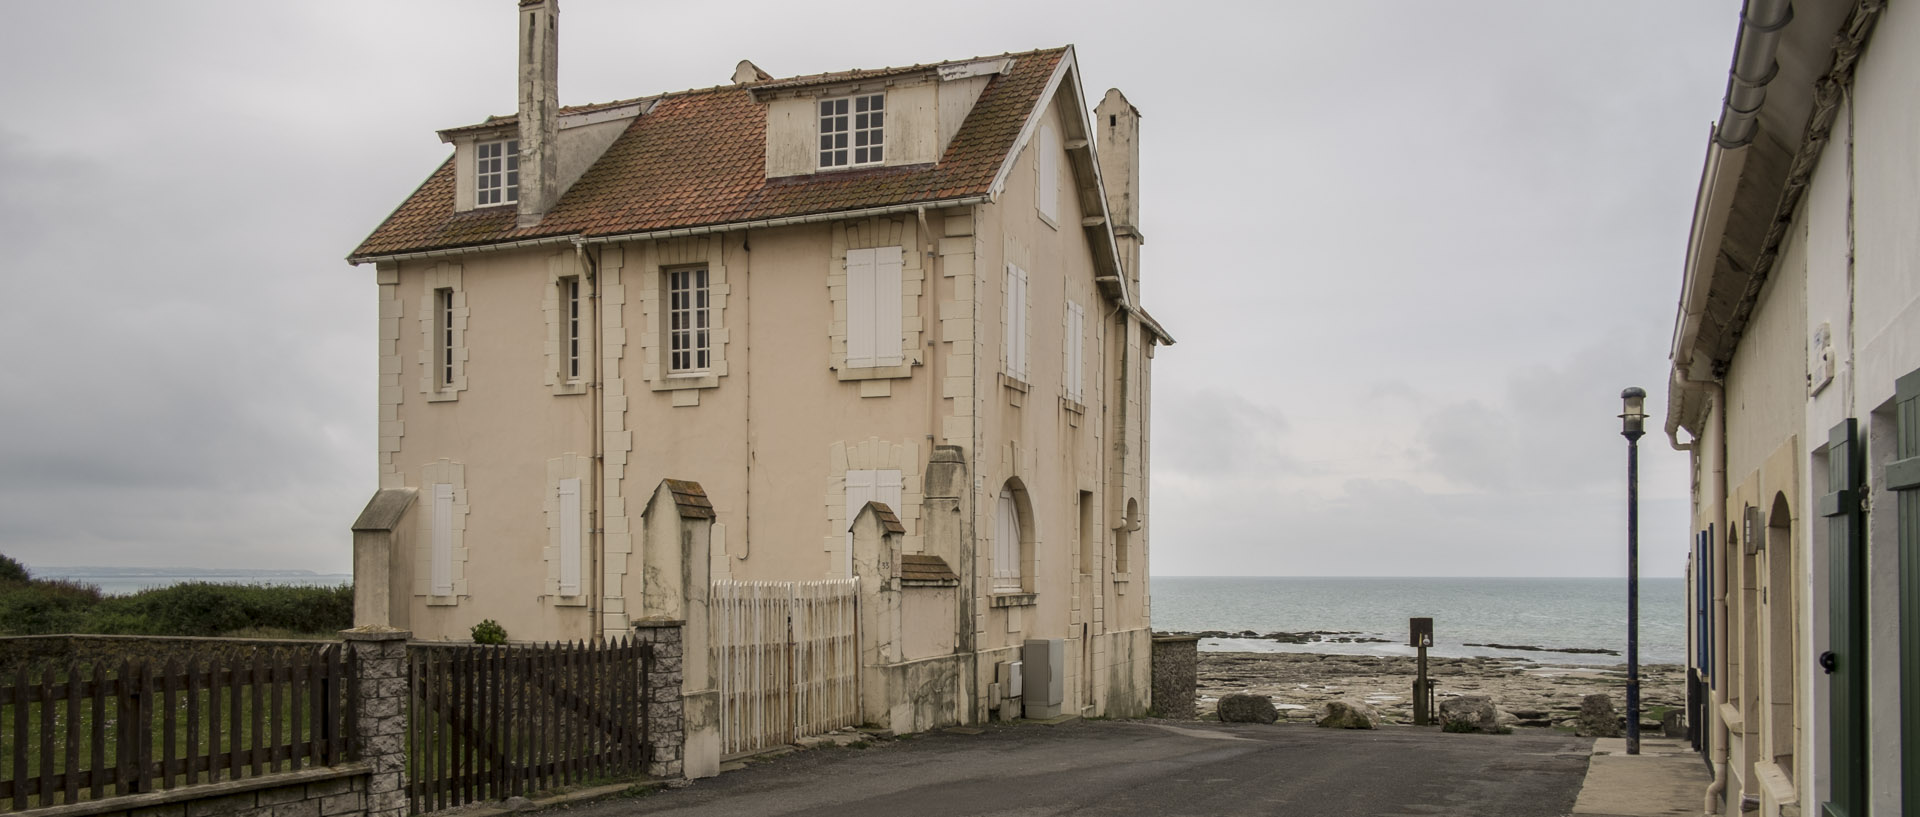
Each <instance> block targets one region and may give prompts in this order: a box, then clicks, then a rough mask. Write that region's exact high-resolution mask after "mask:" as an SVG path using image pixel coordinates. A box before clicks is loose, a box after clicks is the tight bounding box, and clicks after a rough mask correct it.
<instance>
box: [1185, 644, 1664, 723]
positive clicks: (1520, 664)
mask: <svg viewBox="0 0 1920 817" xmlns="http://www.w3.org/2000/svg"><path fill="white" fill-rule="evenodd" d="M1414 673H1415V661H1414V659H1413V658H1407V657H1400V656H1367V655H1322V654H1317V653H1244V652H1201V653H1200V655H1199V666H1198V668H1197V678H1198V685H1199V690H1198V692H1199V696H1200V698H1199V707H1198V709H1199V713H1200V717H1202V718H1212V717H1214V714H1213V713H1214V706H1215V703H1216V702H1217V701H1218V700H1219V699H1220V696H1222V695H1228V694H1231V693H1236V692H1245V693H1251V694H1255V695H1264V696H1267V697H1269V698H1271V699H1272V700H1273V703H1274V706H1275V707H1277V708H1278V709H1279V710H1280V714H1281V716H1282V717H1283V718H1286V719H1289V720H1299V721H1309V720H1312V719H1313V718H1314V716H1315V715H1317V714H1318V713H1319V712H1320V710H1321V708H1322V707H1323V706H1324V705H1325V704H1326V703H1328V702H1329V701H1337V700H1348V701H1359V702H1363V703H1367V704H1369V705H1371V706H1372V707H1373V708H1374V709H1375V710H1376V711H1378V712H1379V713H1380V718H1381V720H1382V721H1384V722H1387V723H1412V722H1413V701H1412V689H1413V678H1414ZM1427 673H1428V675H1429V677H1431V678H1433V680H1434V684H1435V690H1436V692H1437V694H1438V696H1439V698H1440V699H1442V700H1444V699H1446V698H1448V697H1451V696H1457V695H1486V696H1489V697H1491V698H1492V699H1493V702H1494V705H1495V706H1498V707H1499V708H1500V709H1501V710H1503V711H1505V712H1508V713H1510V714H1512V715H1513V716H1514V717H1516V718H1518V719H1519V723H1518V724H1517V725H1519V726H1537V727H1544V726H1558V727H1571V726H1573V725H1574V722H1575V720H1576V719H1577V717H1578V716H1579V712H1580V700H1581V698H1583V697H1584V696H1586V695H1589V694H1592V693H1605V694H1606V695H1607V696H1608V697H1609V698H1611V699H1612V700H1613V705H1614V708H1615V710H1616V711H1618V712H1622V713H1624V712H1625V711H1626V705H1627V699H1626V683H1627V671H1626V667H1625V666H1624V665H1609V666H1561V665H1552V664H1538V663H1532V662H1528V661H1525V660H1517V659H1511V658H1429V659H1427ZM1685 703H1686V669H1685V668H1684V667H1681V666H1678V665H1674V664H1658V665H1649V666H1642V667H1641V668H1640V706H1641V723H1642V727H1641V728H1642V729H1643V730H1650V729H1651V730H1657V729H1658V728H1659V721H1660V718H1659V715H1660V713H1661V712H1662V711H1664V710H1665V709H1679V708H1681V707H1682V706H1683V705H1684V704H1685Z"/></svg>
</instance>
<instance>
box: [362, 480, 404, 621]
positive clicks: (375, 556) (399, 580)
mask: <svg viewBox="0 0 1920 817" xmlns="http://www.w3.org/2000/svg"><path fill="white" fill-rule="evenodd" d="M418 493H419V491H418V489H414V488H386V489H383V490H379V491H375V492H373V498H372V499H370V500H367V507H366V508H365V509H363V510H361V511H360V518H359V519H355V520H354V521H353V626H355V627H398V628H401V629H405V628H406V626H407V618H408V616H407V602H408V600H409V599H408V596H407V590H408V588H409V587H410V586H411V585H412V577H411V575H410V574H411V573H412V560H410V559H407V558H405V557H407V556H408V555H410V554H408V552H407V548H405V547H403V546H402V545H401V543H400V542H398V541H397V540H398V539H399V538H401V537H402V535H403V533H402V532H403V531H405V530H406V527H405V526H403V525H401V520H403V519H405V518H406V516H407V510H408V509H410V508H412V507H413V500H414V497H415V495H416V494H418Z"/></svg>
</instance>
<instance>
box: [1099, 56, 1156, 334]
mask: <svg viewBox="0 0 1920 817" xmlns="http://www.w3.org/2000/svg"><path fill="white" fill-rule="evenodd" d="M1093 114H1094V123H1093V126H1094V127H1093V129H1094V132H1096V133H1098V134H1099V137H1100V138H1099V142H1098V143H1097V144H1096V145H1095V148H1096V149H1097V150H1098V151H1099V156H1100V179H1101V181H1103V182H1104V183H1105V184H1106V188H1107V215H1108V216H1109V217H1111V218H1112V219H1113V233H1114V238H1116V239H1118V242H1119V245H1120V262H1121V264H1123V265H1124V266H1125V267H1126V271H1127V289H1128V291H1130V292H1132V293H1133V296H1134V297H1135V298H1138V297H1140V245H1141V244H1145V243H1146V241H1147V239H1146V237H1145V236H1143V235H1141V234H1140V110H1139V109H1138V108H1135V107H1133V104H1132V103H1130V102H1128V101H1127V97H1126V95H1125V94H1122V93H1120V89H1118V88H1109V89H1107V95H1106V97H1105V98H1104V99H1101V100H1100V104H1099V106H1097V107H1095V108H1094V109H1093ZM1136 302H1137V301H1136Z"/></svg>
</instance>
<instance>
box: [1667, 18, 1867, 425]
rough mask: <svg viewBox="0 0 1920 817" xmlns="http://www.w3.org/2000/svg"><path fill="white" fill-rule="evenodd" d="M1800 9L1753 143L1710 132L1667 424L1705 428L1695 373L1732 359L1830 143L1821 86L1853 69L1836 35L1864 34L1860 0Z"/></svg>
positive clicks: (1718, 372) (1831, 100) (1711, 376)
mask: <svg viewBox="0 0 1920 817" xmlns="http://www.w3.org/2000/svg"><path fill="white" fill-rule="evenodd" d="M1793 8H1794V15H1793V18H1792V20H1791V22H1790V23H1789V24H1788V25H1787V27H1786V28H1785V29H1784V30H1783V31H1782V32H1781V36H1780V38H1779V41H1778V47H1777V50H1776V52H1775V54H1774V60H1775V62H1776V64H1777V71H1776V73H1775V75H1774V76H1773V78H1772V80H1771V81H1770V82H1769V83H1768V84H1767V89H1766V97H1765V100H1764V102H1763V103H1762V105H1761V107H1760V109H1759V111H1758V113H1757V116H1756V117H1755V123H1756V126H1755V132H1754V135H1753V138H1752V139H1751V141H1749V142H1748V143H1746V144H1744V145H1738V146H1732V147H1729V146H1726V145H1723V144H1721V142H1720V141H1719V140H1718V139H1717V138H1716V137H1717V136H1718V134H1717V133H1709V137H1708V140H1707V152H1706V160H1705V162H1704V164H1703V166H1702V168H1701V173H1700V184H1699V188H1698V191H1697V192H1696V194H1695V197H1694V213H1693V225H1692V229H1691V231H1690V233H1689V236H1688V240H1687V250H1686V255H1685V266H1684V270H1683V274H1682V279H1681V281H1682V282H1681V289H1680V299H1679V304H1678V307H1677V309H1676V314H1675V318H1674V328H1673V336H1672V346H1671V347H1670V350H1669V357H1670V359H1671V360H1672V377H1671V379H1672V381H1673V382H1672V385H1673V388H1671V389H1670V390H1669V392H1668V397H1667V428H1668V429H1669V430H1672V429H1674V428H1676V427H1684V428H1686V429H1688V431H1690V432H1693V433H1695V434H1696V436H1697V434H1698V432H1699V430H1700V423H1701V422H1702V421H1703V420H1704V417H1705V410H1706V408H1707V405H1706V399H1705V396H1704V394H1702V393H1701V392H1700V391H1699V390H1698V389H1694V388H1691V387H1689V385H1688V381H1714V380H1718V379H1720V378H1721V377H1723V376H1724V375H1725V374H1726V372H1727V370H1728V367H1729V366H1730V365H1731V364H1732V362H1733V356H1734V352H1735V349H1736V348H1737V347H1738V346H1739V343H1740V339H1741V338H1742V337H1743V336H1744V335H1745V332H1746V328H1747V324H1748V322H1749V321H1750V320H1751V318H1752V315H1753V310H1754V309H1755V307H1756V306H1757V305H1758V302H1759V298H1760V293H1761V290H1762V288H1763V287H1764V285H1765V284H1766V280H1767V277H1768V275H1769V274H1770V273H1771V272H1772V268H1773V264H1774V263H1775V261H1776V260H1777V258H1778V254H1779V251H1780V249H1781V245H1782V243H1783V242H1784V240H1785V237H1786V232H1787V227H1788V226H1789V225H1790V223H1791V222H1792V219H1793V213H1794V210H1795V209H1796V208H1797V207H1798V205H1799V201H1800V196H1801V194H1802V193H1803V192H1804V191H1805V189H1806V184H1807V181H1808V177H1809V176H1810V175H1811V173H1812V170H1813V166H1814V164H1815V163H1816V160H1817V159H1818V158H1819V154H1820V151H1821V149H1822V148H1823V147H1824V146H1825V142H1826V138H1827V133H1828V130H1827V129H1828V127H1829V126H1830V125H1831V123H1832V116H1833V111H1834V105H1835V103H1836V102H1837V93H1827V94H1824V95H1823V94H1821V93H1818V91H1819V89H1820V88H1821V87H1823V86H1828V85H1829V84H1830V82H1831V81H1833V80H1835V79H1836V72H1842V73H1844V74H1845V75H1846V77H1838V79H1841V80H1843V81H1844V80H1845V79H1846V78H1847V77H1850V75H1851V70H1852V56H1849V57H1848V58H1847V59H1845V60H1836V55H1837V52H1836V48H1835V43H1836V42H1844V41H1845V39H1846V37H1847V36H1848V34H1849V32H1850V31H1852V32H1853V33H1854V34H1855V35H1857V36H1858V37H1859V38H1860V39H1862V40H1863V39H1864V36H1865V32H1864V31H1861V30H1859V29H1858V28H1857V27H1856V25H1855V24H1856V22H1857V21H1856V18H1855V14H1856V4H1855V3H1854V2H1852V0H1800V2H1797V3H1795V4H1794V6H1793ZM1869 13H1877V12H1869ZM1866 24H1867V25H1868V26H1870V24H1871V20H1870V19H1869V20H1867V21H1866ZM1836 31H1838V32H1840V35H1841V37H1840V38H1839V39H1836V37H1835V32H1836ZM1737 59H1738V55H1736V61H1737Z"/></svg>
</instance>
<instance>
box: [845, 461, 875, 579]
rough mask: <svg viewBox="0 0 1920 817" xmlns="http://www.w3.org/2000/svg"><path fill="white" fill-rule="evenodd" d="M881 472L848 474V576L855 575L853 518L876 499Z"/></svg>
mask: <svg viewBox="0 0 1920 817" xmlns="http://www.w3.org/2000/svg"><path fill="white" fill-rule="evenodd" d="M879 476H880V472H878V471H870V470H866V469H860V470H853V471H848V472H847V517H846V519H847V547H846V551H847V556H846V560H845V561H846V569H847V573H846V575H848V576H852V575H853V518H854V517H856V516H859V515H860V509H861V508H864V507H866V506H867V503H868V502H872V501H873V500H874V498H875V491H876V490H877V488H878V487H879Z"/></svg>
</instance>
